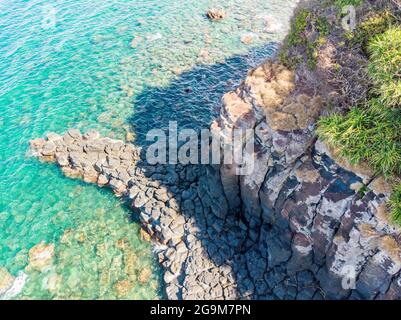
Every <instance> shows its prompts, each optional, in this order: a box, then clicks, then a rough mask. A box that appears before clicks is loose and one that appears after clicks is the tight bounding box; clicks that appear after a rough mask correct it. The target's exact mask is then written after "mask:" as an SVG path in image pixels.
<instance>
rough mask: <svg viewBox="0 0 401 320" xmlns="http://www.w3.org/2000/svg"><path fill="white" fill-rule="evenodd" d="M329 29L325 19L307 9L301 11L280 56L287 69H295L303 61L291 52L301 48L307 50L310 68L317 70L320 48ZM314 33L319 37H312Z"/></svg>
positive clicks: (306, 55) (292, 25)
mask: <svg viewBox="0 0 401 320" xmlns="http://www.w3.org/2000/svg"><path fill="white" fill-rule="evenodd" d="M329 29H330V25H329V22H328V21H327V19H326V18H325V17H319V16H316V15H315V14H314V13H312V12H310V11H308V10H306V9H302V10H300V11H299V12H298V13H297V15H296V16H295V18H294V20H293V22H292V24H291V30H290V33H289V35H288V37H287V41H286V44H285V46H284V47H283V49H282V50H281V52H280V54H279V59H280V61H281V62H282V63H283V64H284V65H286V66H287V67H289V68H291V69H294V68H295V67H296V66H297V65H298V64H299V63H300V62H301V61H303V59H302V57H300V56H299V55H294V54H293V53H290V52H289V51H290V50H291V48H293V47H296V46H300V47H303V49H304V50H305V57H306V63H307V65H308V67H309V68H310V69H315V68H316V65H317V58H318V53H319V52H318V48H319V46H321V45H322V44H323V43H324V42H325V40H326V38H325V37H326V36H327V35H328V34H329ZM313 31H315V32H318V35H317V37H311V35H312V34H313ZM312 39H313V40H312Z"/></svg>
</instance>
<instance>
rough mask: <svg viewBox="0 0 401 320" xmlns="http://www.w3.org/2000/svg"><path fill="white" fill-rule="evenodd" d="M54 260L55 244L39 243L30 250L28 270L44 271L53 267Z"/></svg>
mask: <svg viewBox="0 0 401 320" xmlns="http://www.w3.org/2000/svg"><path fill="white" fill-rule="evenodd" d="M53 258H54V244H46V243H44V242H41V243H38V244H37V245H36V246H34V247H32V248H31V249H30V250H29V265H28V267H27V269H28V270H38V271H44V270H46V269H48V268H50V267H51V265H52V264H53Z"/></svg>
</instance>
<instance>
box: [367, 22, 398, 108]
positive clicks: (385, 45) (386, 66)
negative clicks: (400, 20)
mask: <svg viewBox="0 0 401 320" xmlns="http://www.w3.org/2000/svg"><path fill="white" fill-rule="evenodd" d="M368 51H369V53H370V56H371V58H370V64H369V74H370V76H371V77H372V79H373V81H374V84H375V93H376V94H378V95H379V96H380V99H381V100H382V101H383V103H384V104H386V105H388V106H390V107H400V108H401V27H392V28H390V29H389V30H387V31H386V32H384V33H383V34H381V35H378V36H377V37H375V38H374V39H373V40H372V41H371V42H370V43H369V45H368Z"/></svg>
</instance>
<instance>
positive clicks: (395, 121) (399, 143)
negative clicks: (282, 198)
mask: <svg viewBox="0 0 401 320" xmlns="http://www.w3.org/2000/svg"><path fill="white" fill-rule="evenodd" d="M368 52H369V54H370V59H369V75H370V77H371V79H372V85H373V88H372V90H371V92H370V96H371V99H370V101H369V103H368V105H367V106H365V107H354V108H352V109H351V110H350V111H349V112H348V113H347V114H345V115H340V114H333V115H330V116H328V117H324V118H322V119H320V120H319V126H318V130H317V133H318V135H319V136H320V137H321V138H322V139H323V140H325V141H327V142H328V143H329V144H331V145H333V146H335V147H337V148H339V149H340V151H341V155H342V156H344V157H346V158H347V159H349V161H350V162H351V163H354V164H356V163H360V162H365V163H368V164H369V165H370V166H371V167H372V168H373V169H374V170H375V171H376V173H377V174H383V175H384V176H386V177H391V178H397V177H399V176H400V175H401V28H400V26H392V27H390V28H389V29H388V30H387V31H385V32H384V33H382V34H380V35H376V36H374V37H373V38H372V39H370V41H369V42H368ZM390 204H391V207H392V210H393V217H394V219H396V220H397V221H398V222H400V223H401V185H400V186H398V187H396V188H395V190H394V193H393V195H392V197H391V201H390Z"/></svg>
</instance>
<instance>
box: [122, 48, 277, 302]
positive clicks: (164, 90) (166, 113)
mask: <svg viewBox="0 0 401 320" xmlns="http://www.w3.org/2000/svg"><path fill="white" fill-rule="evenodd" d="M276 49H277V43H270V44H267V45H265V46H263V47H259V48H256V49H253V50H251V51H250V52H249V53H247V54H244V55H240V56H234V57H232V58H229V59H227V60H226V61H224V62H222V63H217V64H213V65H198V66H196V67H195V68H194V69H192V70H190V71H188V72H185V73H182V74H181V75H180V76H179V77H178V78H177V79H175V80H173V81H172V82H171V84H170V85H169V86H168V87H161V88H147V89H145V90H144V91H143V92H142V93H141V94H140V95H139V96H138V97H137V99H136V100H135V104H134V108H135V110H134V114H133V116H132V117H131V119H130V124H131V125H132V128H133V131H134V132H135V133H136V134H137V137H136V139H137V141H136V144H137V145H139V146H143V147H146V145H147V144H148V143H149V142H146V139H145V137H146V133H147V132H148V130H150V129H155V128H157V129H159V128H160V129H166V128H168V124H169V121H177V122H178V131H179V130H181V129H183V128H191V129H195V130H200V129H202V128H209V126H210V123H211V120H212V119H213V118H214V117H215V116H216V115H217V114H218V111H219V107H220V103H221V98H222V96H223V94H224V93H226V92H228V91H230V90H232V89H234V88H235V87H236V86H238V84H239V83H240V82H241V81H242V79H244V78H245V76H246V74H247V72H248V70H249V69H250V68H252V67H254V66H256V65H258V64H260V63H262V62H263V61H265V60H266V59H268V58H269V57H271V56H272V55H273V54H274V53H275V51H276ZM165 167H166V168H167V171H169V170H171V167H172V166H171V165H170V166H165ZM142 169H143V171H144V172H145V175H146V171H147V170H148V169H149V167H148V166H147V165H146V164H143V168H142ZM150 169H151V170H150V173H149V175H148V178H149V179H150V180H154V181H157V182H158V184H160V185H161V186H164V187H165V188H166V189H167V190H168V191H169V192H170V193H171V194H173V195H174V196H173V197H174V198H175V200H176V201H177V203H178V204H179V209H178V211H179V212H180V213H181V214H182V215H183V216H184V217H185V219H186V220H187V221H188V219H190V220H191V221H192V222H193V225H194V227H195V230H196V231H191V230H187V231H186V232H188V233H189V234H194V233H195V234H196V238H197V239H199V240H200V242H201V246H202V249H203V250H204V252H206V253H207V255H208V256H209V259H210V260H211V261H213V263H214V264H215V266H217V267H225V268H229V269H230V270H231V272H232V273H231V275H232V276H233V277H234V282H235V283H236V294H237V296H238V297H239V298H241V297H245V296H247V297H249V296H251V297H252V296H253V297H254V295H253V294H251V295H249V293H248V292H249V279H250V278H252V276H251V275H250V274H249V273H248V270H247V267H246V264H247V255H248V254H249V252H250V246H249V241H247V234H246V232H244V231H243V230H242V231H241V229H240V228H239V227H238V219H239V216H236V215H235V214H234V213H231V214H230V212H228V214H227V217H226V218H224V219H217V218H216V217H215V215H214V214H213V213H211V212H210V210H209V212H205V211H207V210H205V209H204V207H202V204H200V201H198V205H197V202H196V200H194V208H192V209H191V208H190V209H189V210H188V208H185V207H184V206H183V203H185V202H184V196H183V191H193V192H192V193H193V196H192V199H196V197H198V195H199V194H200V192H199V189H200V188H199V185H200V184H201V183H200V179H201V177H202V176H203V177H204V176H205V175H206V174H207V175H209V177H211V178H209V181H212V183H210V182H209V187H210V191H211V193H216V194H221V195H222V197H223V199H224V201H225V197H224V191H223V189H222V185H221V181H220V177H219V170H216V168H213V167H211V166H205V165H188V166H185V167H184V168H181V167H180V169H173V170H175V171H177V172H180V173H181V177H180V179H179V185H178V186H177V185H172V184H168V183H165V180H162V178H158V177H159V176H160V175H153V174H152V173H153V172H154V171H153V169H152V168H150ZM188 174H189V175H190V176H191V178H189V179H188ZM156 177H157V178H156ZM189 193H190V194H191V192H189ZM187 194H188V192H187ZM189 197H190V198H191V196H189ZM199 204H200V206H199ZM202 210H203V211H202ZM218 223H220V224H221V225H222V229H221V230H216V228H215V225H216V224H218ZM186 244H187V246H188V243H186ZM252 245H255V244H252ZM252 245H251V246H252ZM194 258H195V259H196V257H194ZM190 275H191V274H190V273H187V277H188V276H190ZM183 280H184V279H183V276H181V278H179V279H178V281H179V284H180V285H182V284H183V283H182V281H183ZM191 281H194V280H191ZM195 281H196V280H195ZM247 281H248V282H247ZM251 286H253V284H251ZM251 291H252V290H251ZM177 297H178V298H185V296H183V295H182V293H179V294H178V295H177Z"/></svg>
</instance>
